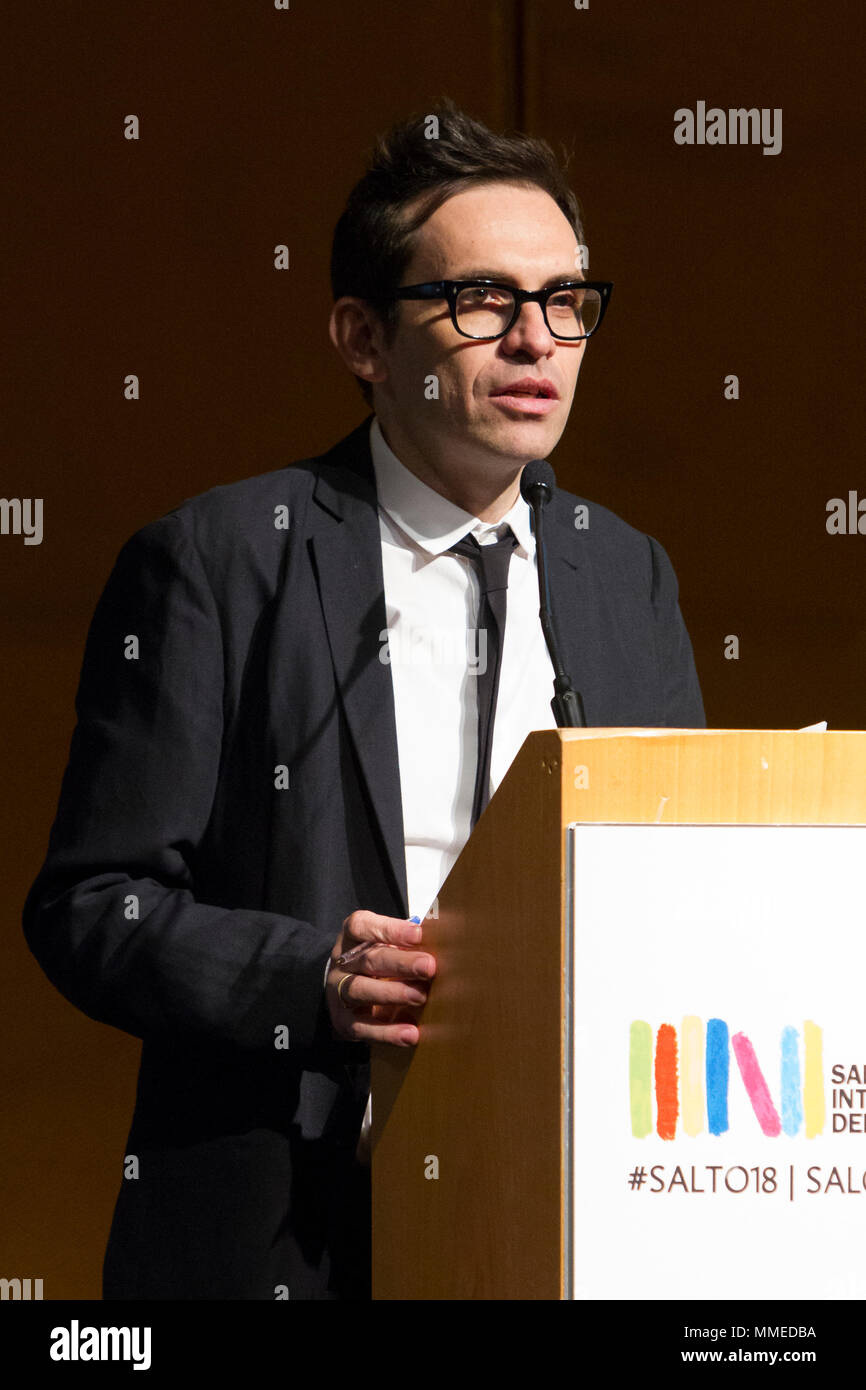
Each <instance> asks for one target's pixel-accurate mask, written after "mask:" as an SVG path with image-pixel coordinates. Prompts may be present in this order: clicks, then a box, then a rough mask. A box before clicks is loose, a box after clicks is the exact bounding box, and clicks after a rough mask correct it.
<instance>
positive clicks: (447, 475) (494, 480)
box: [376, 415, 522, 525]
mask: <svg viewBox="0 0 866 1390" xmlns="http://www.w3.org/2000/svg"><path fill="white" fill-rule="evenodd" d="M376 418H377V420H378V421H379V428H380V430H381V431H382V437H383V439H384V440H385V443H386V444H387V445H388V448H389V449H390V450H391V452H392V453H393V454H394V455H395V457H396V458H398V459H399V460H400V463H401V464H402V465H403V467H404V468H407V469H408V470H409V472H410V473H414V475H415V477H416V478H419V479H420V481H421V482H422V483H424V484H426V486H427V487H429V488H431V489H432V490H433V492H438V493H439V495H440V497H446V498H447V499H448V501H449V502H453V503H454V505H455V506H456V507H462V508H463V510H464V511H465V512H469V514H470V516H477V517H478V519H479V521H484V522H487V523H488V524H489V525H494V524H495V523H496V522H498V521H501V520H502V518H503V517H504V516H506V515H507V514H508V512H510V511H511V508H512V507H513V506H514V504H515V502H516V501H517V499H518V497H519V496H520V469H521V467H522V465H521V464H519V463H518V464H514V469H513V474H512V476H511V478H510V480H509V481H508V483H507V485H506V486H504V487H503V479H502V474H501V471H500V474H499V476H498V477H492V476H485V475H484V473H483V472H481V471H480V470H478V469H477V468H476V469H475V470H474V471H473V470H471V469H469V468H468V467H465V464H464V461H463V460H461V461H460V464H464V466H463V468H462V469H461V468H460V465H459V464H458V466H457V468H455V465H454V463H453V462H452V461H449V466H448V468H447V470H446V469H445V468H442V467H439V466H437V461H436V459H435V457H429V456H425V455H424V454H422V453H421V451H420V450H419V449H417V448H416V447H415V446H414V445H413V444H412V441H411V440H410V439H409V438H408V437H406V436H404V435H403V433H402V432H401V431H400V429H399V428H398V427H396V426H395V425H394V424H393V422H388V423H387V424H385V423H384V422H383V420H382V418H381V416H379V415H377V416H376ZM458 470H459V471H458ZM509 471H510V470H509Z"/></svg>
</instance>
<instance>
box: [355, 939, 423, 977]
mask: <svg viewBox="0 0 866 1390" xmlns="http://www.w3.org/2000/svg"><path fill="white" fill-rule="evenodd" d="M352 969H353V971H354V973H355V974H357V975H365V976H376V975H396V976H398V977H399V978H400V979H403V980H407V979H412V978H413V977H414V978H420V979H422V980H429V979H432V977H433V976H434V975H435V974H436V961H435V960H434V959H433V957H432V956H431V955H428V954H427V952H426V951H398V950H397V949H396V948H395V947H394V946H373V947H372V948H371V949H370V950H369V951H365V953H364V955H363V956H358V958H357V960H354V961H352Z"/></svg>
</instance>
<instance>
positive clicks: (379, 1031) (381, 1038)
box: [348, 1018, 420, 1047]
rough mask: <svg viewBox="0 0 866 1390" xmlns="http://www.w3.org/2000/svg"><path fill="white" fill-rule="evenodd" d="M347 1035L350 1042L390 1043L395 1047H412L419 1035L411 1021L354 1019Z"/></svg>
mask: <svg viewBox="0 0 866 1390" xmlns="http://www.w3.org/2000/svg"><path fill="white" fill-rule="evenodd" d="M348 1036H349V1037H350V1039H351V1041H352V1042H383V1043H392V1044H393V1045H394V1046H395V1047H414V1046H415V1044H416V1043H417V1041H418V1038H419V1037H420V1033H419V1031H418V1029H417V1028H416V1027H415V1026H414V1025H413V1024H411V1023H367V1022H365V1020H364V1019H361V1018H358V1019H355V1020H354V1022H353V1023H352V1026H351V1028H350V1030H349V1033H348Z"/></svg>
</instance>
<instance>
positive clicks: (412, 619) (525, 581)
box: [370, 418, 556, 948]
mask: <svg viewBox="0 0 866 1390" xmlns="http://www.w3.org/2000/svg"><path fill="white" fill-rule="evenodd" d="M370 449H371V452H372V456H373V468H374V470H375V475H376V491H377V494H378V500H379V530H380V535H381V538H382V568H383V571H384V578H385V610H386V614H387V618H386V621H387V630H386V632H383V633H382V648H381V650H380V659H382V658H390V666H391V679H392V682H393V687H394V705H395V712H396V718H397V748H398V754H399V760H400V790H401V794H402V800H403V828H404V838H405V846H406V879H407V887H408V901H409V915H410V916H417V917H420V918H421V919H422V920H423V918H424V917H425V916H426V915H427V913H428V912H429V911H430V908H431V907H432V906H433V904H434V902H435V899H436V896H437V894H438V892H439V889H440V887H441V886H442V884H443V883H444V881H445V879H446V878H447V876H448V872H449V870H450V869H451V866H452V865H453V863H454V861H455V859H456V858H457V856H458V854H459V853H460V851H461V850H462V848H463V846H464V844H465V843H466V841H467V840H468V838H469V831H470V818H471V811H472V796H473V790H474V786H475V768H476V762H477V757H478V705H477V689H478V680H477V674H476V671H477V667H478V664H479V661H480V660H483V659H484V658H485V657H486V651H485V644H484V636H483V634H478V632H477V623H478V609H479V604H480V586H479V582H478V574H477V570H476V566H475V565H474V564H473V562H472V561H471V560H469V559H464V557H463V556H461V555H454V554H449V553H448V548H449V546H451V545H453V544H454V543H455V541H459V540H460V539H461V538H462V537H463V536H465V535H466V534H467V532H471V533H472V534H473V535H474V536H475V538H476V539H477V541H478V543H479V545H490V544H492V543H493V542H494V541H495V540H497V539H498V538H499V537H500V536H502V535H504V534H505V533H506V527H507V526H510V527H511V530H512V531H513V532H514V535H515V536H516V537H517V541H518V544H517V546H516V547H515V549H514V551H513V553H512V556H511V562H510V565H509V569H508V600H507V610H506V619H505V642H504V646H503V650H502V664H501V668H500V677H499V696H498V699H497V704H496V711H495V716H494V725H493V747H492V752H491V760H490V788H489V791H490V794H491V795H492V794H493V792H495V790H496V788H497V787H498V786H499V783H500V782H501V781H502V778H503V777H504V776H505V774H506V772H507V771H508V769H509V767H510V766H511V763H512V761H513V760H514V757H515V755H516V753H517V752H518V750H519V748H520V746H521V744H522V743H523V741H524V739H525V738H526V735H527V734H528V733H530V732H531V731H532V730H533V729H553V728H555V727H556V720H555V719H554V717H553V713H552V710H551V707H550V701H551V698H552V696H553V668H552V666H551V663H550V657H549V655H548V652H547V646H546V644H545V641H544V634H543V633H542V631H541V623H540V621H539V617H538V577H537V573H536V567H535V537H534V535H533V532H532V528H531V526H530V516H531V510H530V507H529V506H528V504H527V503H526V502H524V500H523V498H522V497H518V499H517V501H516V502H515V504H514V506H513V507H512V508H511V510H510V511H509V512H508V513H507V514H506V515H505V516H504V517H503V518H502V520H501V521H500V522H497V523H496V524H495V525H492V524H490V523H488V522H483V521H479V520H478V518H477V517H474V516H472V515H471V513H469V512H465V511H464V510H463V508H462V507H458V506H456V505H455V504H454V503H453V502H449V501H448V499H447V498H446V497H443V496H441V494H440V493H438V492H434V491H433V489H432V488H430V487H428V486H427V484H426V483H422V482H421V480H420V479H419V478H416V477H415V474H414V473H411V472H410V471H409V469H408V468H405V467H404V465H403V464H402V463H401V462H400V460H399V459H398V458H397V457H396V455H395V454H394V452H393V450H392V449H390V448H389V446H388V444H387V443H386V441H385V437H384V435H383V434H382V430H381V427H380V425H379V421H378V420H377V419H375V418H374V420H373V422H372V426H371V429H370ZM433 935H435V933H434V934H433ZM430 944H431V948H432V945H433V939H432V936H431V941H430Z"/></svg>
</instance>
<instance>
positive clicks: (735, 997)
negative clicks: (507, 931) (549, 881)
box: [565, 825, 866, 1299]
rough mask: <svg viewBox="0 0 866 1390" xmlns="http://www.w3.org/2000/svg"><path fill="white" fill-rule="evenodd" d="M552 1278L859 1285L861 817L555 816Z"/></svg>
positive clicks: (727, 1293) (819, 1292) (863, 1059)
mask: <svg viewBox="0 0 866 1390" xmlns="http://www.w3.org/2000/svg"><path fill="white" fill-rule="evenodd" d="M568 842H569V873H568V876H569V899H570V902H571V904H572V926H573V930H572V937H571V954H572V959H571V961H570V963H569V971H568V974H569V978H570V980H571V999H570V1001H569V1009H568V1011H567V1017H568V1026H569V1028H570V1033H571V1042H570V1049H569V1051H570V1054H571V1057H572V1067H571V1073H570V1075H569V1076H567V1078H566V1094H567V1101H568V1105H569V1107H570V1113H571V1124H570V1125H569V1126H567V1138H566V1150H567V1152H566V1155H565V1158H566V1163H567V1171H570V1173H571V1177H572V1187H571V1193H570V1198H569V1201H570V1209H571V1214H570V1221H569V1223H568V1228H569V1229H570V1231H571V1233H572V1248H571V1251H570V1268H571V1285H570V1297H572V1298H575V1299H668V1298H671V1299H673V1298H677V1299H679V1298H684V1299H692V1298H697V1299H769V1298H772V1299H861V1298H866V1258H864V1255H863V1247H864V1238H866V1007H864V993H866V891H864V865H866V827H863V826H752V825H721V826H720V825H575V826H571V827H569V830H568Z"/></svg>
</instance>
